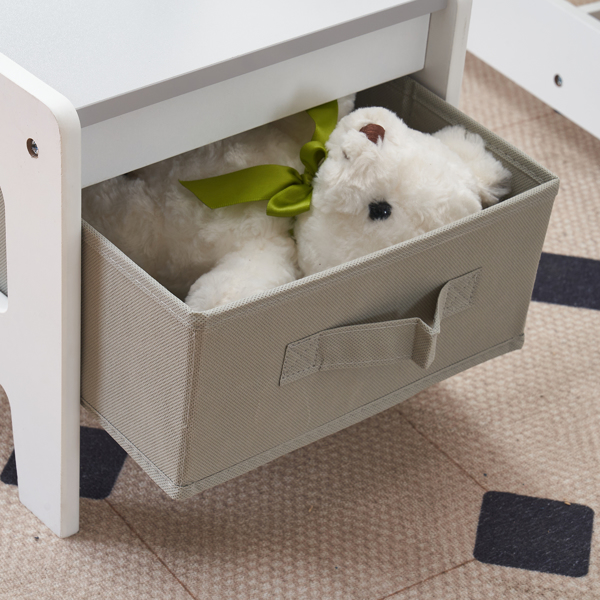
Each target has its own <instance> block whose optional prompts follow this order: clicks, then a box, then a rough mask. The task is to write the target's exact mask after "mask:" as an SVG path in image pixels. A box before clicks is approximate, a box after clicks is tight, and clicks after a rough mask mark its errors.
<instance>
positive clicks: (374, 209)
mask: <svg viewBox="0 0 600 600" xmlns="http://www.w3.org/2000/svg"><path fill="white" fill-rule="evenodd" d="M391 215H392V207H391V206H390V204H389V202H386V201H385V200H376V201H375V202H371V204H369V219H371V220H372V221H384V220H385V219H388V218H389V217H390V216H391Z"/></svg>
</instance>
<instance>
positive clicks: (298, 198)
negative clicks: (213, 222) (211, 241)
mask: <svg viewBox="0 0 600 600" xmlns="http://www.w3.org/2000/svg"><path fill="white" fill-rule="evenodd" d="M307 113H308V114H309V115H310V117H311V118H312V119H313V121H314V122H315V132H314V134H313V136H312V139H311V141H310V142H307V143H306V144H304V146H302V148H301V149H300V160H301V161H302V164H303V165H304V173H303V174H302V175H300V173H298V171H296V169H293V168H292V167H286V166H283V165H259V166H258V167H250V168H248V169H242V170H241V171H235V172H233V173H227V174H226V175H218V176H217V177H209V178H207V179H197V180H196V181H180V183H181V184H182V185H183V186H184V187H186V188H187V189H188V190H190V192H192V193H193V194H194V195H195V196H196V197H197V198H198V199H199V200H200V201H201V202H203V203H204V204H206V206H208V207H209V208H221V207H223V206H231V205H233V204H243V203H244V202H258V201H259V200H268V201H269V203H268V204H267V214H268V215H270V216H272V217H293V216H295V215H299V214H300V213H302V212H305V211H307V210H308V209H309V208H310V201H311V198H312V180H313V178H314V176H315V175H316V173H317V170H318V168H319V167H320V166H321V163H322V162H323V161H324V160H325V158H326V157H327V150H326V148H325V142H326V141H327V140H328V139H329V136H330V135H331V132H332V131H333V130H334V129H335V126H336V124H337V118H338V105H337V100H333V101H332V102H328V103H327V104H321V105H320V106H316V107H314V108H311V109H310V110H308V111H307Z"/></svg>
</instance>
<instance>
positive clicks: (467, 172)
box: [295, 107, 510, 275]
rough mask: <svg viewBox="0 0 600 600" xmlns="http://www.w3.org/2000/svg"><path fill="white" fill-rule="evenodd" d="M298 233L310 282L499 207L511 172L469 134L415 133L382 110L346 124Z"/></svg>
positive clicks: (356, 115)
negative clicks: (354, 261) (314, 275)
mask: <svg viewBox="0 0 600 600" xmlns="http://www.w3.org/2000/svg"><path fill="white" fill-rule="evenodd" d="M326 145H327V150H328V156H327V159H326V160H325V161H324V162H323V164H322V165H321V167H320V168H319V171H318V173H317V175H316V177H315V179H314V181H313V186H314V190H313V195H312V203H311V209H310V211H309V212H307V213H303V214H301V215H299V216H298V218H297V223H296V227H295V234H296V239H297V242H298V254H299V265H300V268H301V269H302V271H303V273H304V274H305V275H310V274H312V273H316V272H318V271H322V270H324V269H327V268H330V267H333V266H336V265H339V264H341V263H343V262H346V261H348V260H352V259H354V258H358V257H361V256H364V255H366V254H369V253H371V252H375V251H377V250H381V249H383V248H386V247H388V246H392V245H394V244H398V243H400V242H403V241H405V240H407V239H410V238H413V237H415V236H417V235H420V234H422V233H425V232H428V231H431V230H433V229H436V228H438V227H441V226H443V225H446V224H448V223H451V222H453V221H456V220H458V219H460V218H462V217H465V216H467V215H470V214H472V213H474V212H477V211H479V210H481V209H482V206H483V205H484V203H485V204H486V205H489V204H493V203H495V202H497V201H498V197H499V195H501V194H502V193H506V192H507V191H508V187H507V182H508V179H509V178H510V172H508V171H507V170H506V169H505V168H504V167H503V166H502V165H501V163H499V162H498V161H497V160H496V159H495V158H494V157H493V156H492V155H491V154H490V153H489V152H487V151H486V150H485V145H484V143H483V140H482V139H481V138H480V137H479V136H477V135H475V134H471V133H468V132H466V131H465V130H464V128H462V127H451V128H446V129H444V130H442V131H441V132H438V134H434V135H428V134H423V133H421V132H419V131H416V130H414V129H410V128H409V127H408V126H407V125H406V124H405V123H404V122H403V121H402V119H400V118H399V117H398V116H397V115H396V114H394V113H393V112H391V111H389V110H387V109H385V108H380V107H370V108H361V109H358V110H356V111H354V112H352V113H350V114H349V115H347V116H346V117H344V118H343V119H342V120H341V121H340V122H339V123H338V125H337V127H336V128H335V130H334V131H333V133H332V134H331V136H330V138H329V141H328V142H327V144H326Z"/></svg>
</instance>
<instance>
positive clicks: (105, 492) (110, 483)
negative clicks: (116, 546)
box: [0, 426, 127, 500]
mask: <svg viewBox="0 0 600 600" xmlns="http://www.w3.org/2000/svg"><path fill="white" fill-rule="evenodd" d="M80 440H81V441H80V449H81V458H80V468H79V495H80V496H81V497H82V498H92V499H94V500H102V499H103V498H107V497H108V496H109V495H110V493H111V492H112V489H113V487H114V485H115V483H116V481H117V477H118V476H119V473H120V472H121V469H122V467H123V464H124V463H125V458H126V457H127V453H126V452H125V450H123V448H121V446H119V444H117V442H115V441H114V440H113V439H112V438H111V437H110V435H108V433H106V431H104V430H103V429H97V428H95V427H83V426H82V427H81V436H80ZM0 481H2V482H3V483H7V484H9V485H18V479H17V464H16V461H15V452H14V450H13V452H12V454H11V455H10V458H9V459H8V462H7V463H6V466H5V467H4V469H3V471H2V474H1V475H0Z"/></svg>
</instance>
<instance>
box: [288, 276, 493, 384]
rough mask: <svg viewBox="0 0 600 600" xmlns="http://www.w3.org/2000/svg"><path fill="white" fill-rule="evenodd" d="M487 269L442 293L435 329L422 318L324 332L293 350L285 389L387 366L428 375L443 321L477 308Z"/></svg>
mask: <svg viewBox="0 0 600 600" xmlns="http://www.w3.org/2000/svg"><path fill="white" fill-rule="evenodd" d="M480 275H481V269H477V270H475V271H472V272H470V273H467V274H466V275H461V276H460V277H457V278H456V279H452V280H450V281H449V282H448V283H446V284H445V285H444V286H443V287H442V289H441V290H440V293H439V296H438V299H437V304H436V309H435V317H434V319H433V325H431V326H429V325H427V323H425V322H424V321H423V320H421V319H419V318H418V317H413V318H411V319H398V320H396V321H385V322H383V323H367V324H363V325H350V326H347V327H336V328H334V329H327V330H325V331H320V332H319V333H315V334H314V335H311V336H309V337H306V338H304V339H301V340H298V341H297V342H292V343H291V344H288V345H287V348H286V351H285V358H284V360H283V368H282V371H281V378H280V380H279V385H286V384H288V383H291V382H292V381H296V380H298V379H301V378H302V377H306V376H307V375H311V374H312V373H316V372H317V371H329V370H332V369H351V368H353V367H370V366H374V365H384V364H387V363H391V362H395V361H397V360H402V359H412V360H413V361H414V362H415V363H417V365H419V366H420V367H422V368H423V369H427V368H428V367H429V366H430V365H431V363H432V362H433V360H434V358H435V347H436V341H437V336H438V334H439V333H440V325H441V323H442V320H443V319H445V318H447V317H450V316H452V315H455V314H456V313H459V312H462V311H463V310H466V309H467V308H469V307H471V306H472V305H473V302H474V296H475V290H476V288H477V282H478V281H479V276H480Z"/></svg>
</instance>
